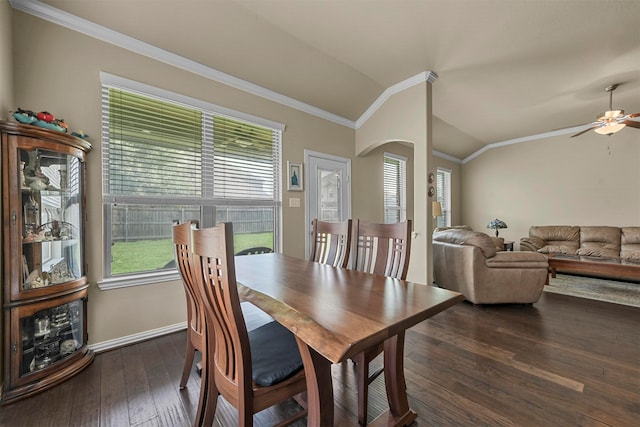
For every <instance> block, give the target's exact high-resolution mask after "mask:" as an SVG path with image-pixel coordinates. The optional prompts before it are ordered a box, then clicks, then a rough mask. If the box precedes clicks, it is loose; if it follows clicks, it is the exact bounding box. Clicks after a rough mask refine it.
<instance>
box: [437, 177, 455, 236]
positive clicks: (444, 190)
mask: <svg viewBox="0 0 640 427" xmlns="http://www.w3.org/2000/svg"><path fill="white" fill-rule="evenodd" d="M436 187H437V188H436V191H437V200H438V202H440V206H442V215H441V216H439V217H438V227H449V226H450V225H451V171H450V170H448V169H443V168H438V170H437V173H436Z"/></svg>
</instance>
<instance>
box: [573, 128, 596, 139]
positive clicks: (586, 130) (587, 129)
mask: <svg viewBox="0 0 640 427" xmlns="http://www.w3.org/2000/svg"><path fill="white" fill-rule="evenodd" d="M599 127H600V125H597V126H591V127H590V128H586V129H585V130H583V131H580V132H578V133H576V134H575V135H571V138H573V137H576V136H580V135H582V134H583V133H587V132H589V131H590V130H591V129H595V128H599Z"/></svg>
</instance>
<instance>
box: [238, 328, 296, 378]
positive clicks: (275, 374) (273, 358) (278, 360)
mask: <svg viewBox="0 0 640 427" xmlns="http://www.w3.org/2000/svg"><path fill="white" fill-rule="evenodd" d="M249 343H250V345H251V367H252V370H253V381H254V382H255V383H256V384H258V385H259V386H263V387H266V386H270V385H274V384H278V383H279V382H281V381H284V380H286V379H287V378H289V377H290V376H291V375H293V374H295V373H296V372H298V371H299V370H300V369H302V358H301V357H300V351H298V344H297V343H296V338H295V336H294V335H293V333H291V331H289V330H288V329H287V328H285V327H284V326H282V325H281V324H280V323H278V322H276V321H273V322H269V323H267V324H266V325H262V326H260V327H259V328H257V329H254V330H253V331H249Z"/></svg>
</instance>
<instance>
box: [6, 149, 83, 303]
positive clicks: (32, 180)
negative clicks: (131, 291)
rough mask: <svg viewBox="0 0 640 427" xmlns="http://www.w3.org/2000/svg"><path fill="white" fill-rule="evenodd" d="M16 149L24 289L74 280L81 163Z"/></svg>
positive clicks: (79, 259)
mask: <svg viewBox="0 0 640 427" xmlns="http://www.w3.org/2000/svg"><path fill="white" fill-rule="evenodd" d="M19 153H20V155H19V161H20V165H19V167H18V171H19V174H20V176H19V181H18V182H19V183H20V189H21V190H20V191H21V202H22V212H21V213H22V259H21V260H20V261H21V265H22V269H21V273H22V274H21V276H22V277H21V278H22V289H23V290H30V289H37V288H43V287H47V286H53V285H58V284H63V283H67V282H70V281H73V280H75V279H78V278H80V277H81V276H82V275H83V271H82V265H83V264H82V263H83V259H82V255H83V254H82V245H81V241H82V235H81V233H82V221H81V195H82V188H81V185H82V180H81V171H82V168H81V162H80V160H79V159H78V158H77V157H74V156H71V155H68V154H65V153H58V152H53V151H48V150H43V149H34V150H19Z"/></svg>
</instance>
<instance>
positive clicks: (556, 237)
mask: <svg viewBox="0 0 640 427" xmlns="http://www.w3.org/2000/svg"><path fill="white" fill-rule="evenodd" d="M529 237H530V238H534V239H540V240H544V241H545V242H546V245H544V246H542V247H541V248H540V249H538V252H541V253H543V254H550V253H561V254H568V255H575V254H576V251H577V250H578V248H579V247H580V227H578V226H575V225H533V226H531V227H530V228H529Z"/></svg>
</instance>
